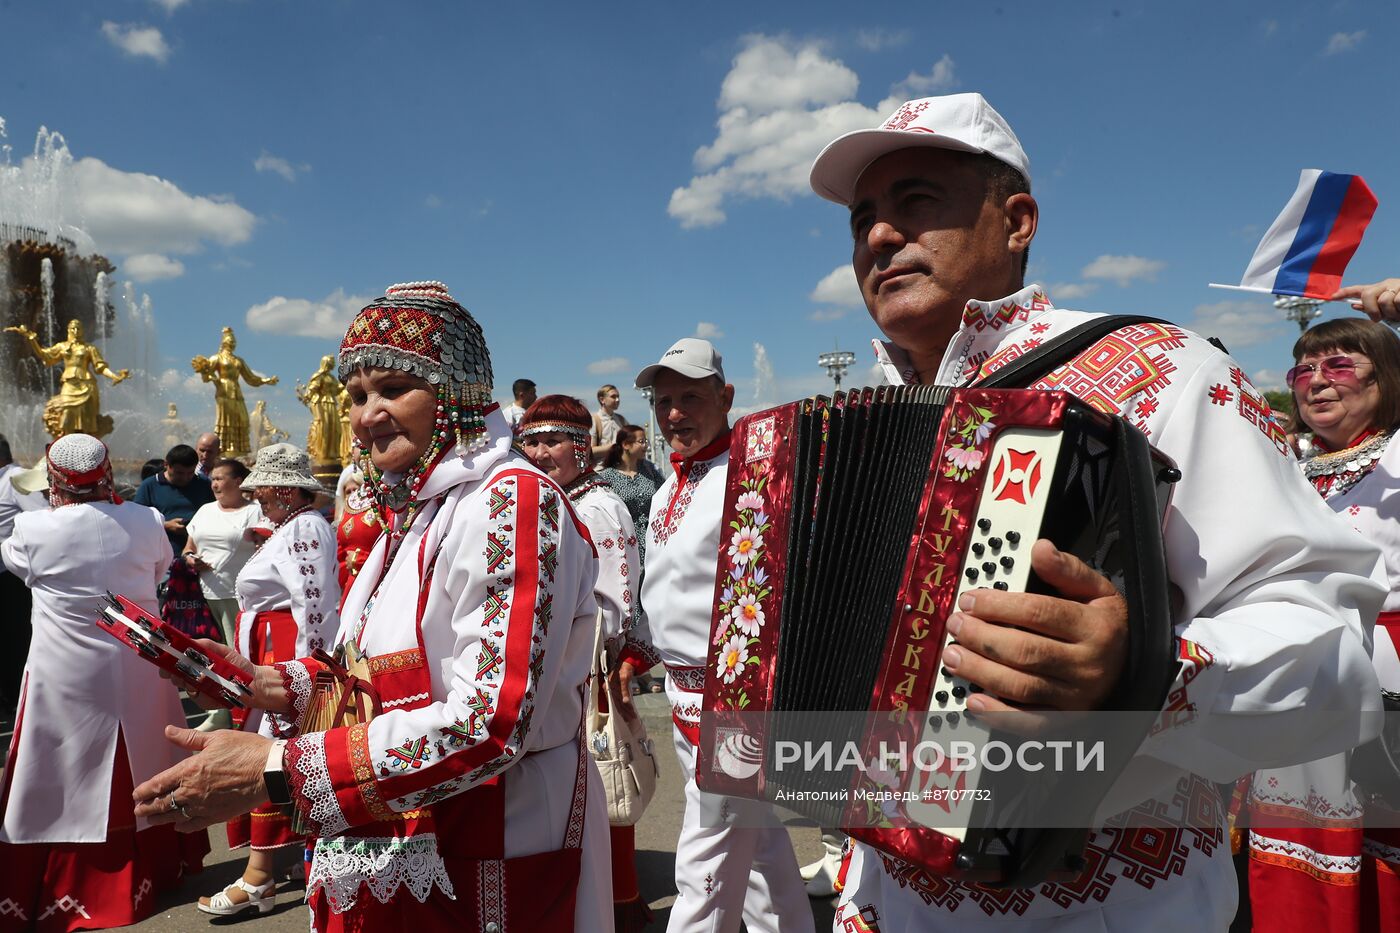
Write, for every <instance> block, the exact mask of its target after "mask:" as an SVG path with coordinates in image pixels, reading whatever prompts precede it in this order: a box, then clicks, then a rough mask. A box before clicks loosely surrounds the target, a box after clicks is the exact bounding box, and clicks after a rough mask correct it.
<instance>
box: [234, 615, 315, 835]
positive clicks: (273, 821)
mask: <svg viewBox="0 0 1400 933" xmlns="http://www.w3.org/2000/svg"><path fill="white" fill-rule="evenodd" d="M248 640H249V645H250V651H251V653H252V661H253V663H254V664H276V663H277V662H279V661H293V660H296V656H297V623H296V619H294V618H292V614H291V613H290V612H288V611H287V610H285V609H274V610H273V611H271V612H259V613H258V614H257V616H256V617H255V618H254V620H253V630H252V631H251V632H249V633H248ZM240 725H241V723H240ZM225 826H226V828H227V830H228V847H229V848H230V849H241V848H243V847H244V846H251V847H252V848H254V849H257V850H259V851H263V850H266V849H282V848H285V847H287V846H301V845H305V844H306V837H305V836H298V835H297V834H296V833H294V832H292V819H291V817H289V816H288V815H287V814H285V813H283V812H282V810H281V808H279V807H274V806H273V805H272V804H270V803H269V804H263V805H262V806H261V807H258V808H257V809H255V810H253V812H251V813H245V814H243V815H242V816H238V817H234V818H233V819H231V820H229V821H228V823H226V824H225Z"/></svg>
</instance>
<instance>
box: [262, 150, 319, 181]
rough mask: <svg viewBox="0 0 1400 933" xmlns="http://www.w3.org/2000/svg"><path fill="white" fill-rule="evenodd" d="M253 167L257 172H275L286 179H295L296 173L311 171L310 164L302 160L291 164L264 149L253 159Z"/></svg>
mask: <svg viewBox="0 0 1400 933" xmlns="http://www.w3.org/2000/svg"><path fill="white" fill-rule="evenodd" d="M253 168H254V169H256V170H257V171H258V172H275V173H276V174H278V175H281V176H282V177H283V178H285V179H287V181H296V180H297V175H298V174H300V173H302V172H309V171H311V166H309V165H307V164H306V163H304V162H303V163H302V164H301V165H293V164H292V163H290V162H288V161H287V160H286V159H284V158H282V157H281V156H275V155H273V154H272V153H270V152H268V151H267V150H266V149H264V150H263V151H262V153H261V154H260V155H259V156H258V157H257V158H256V159H254V160H253Z"/></svg>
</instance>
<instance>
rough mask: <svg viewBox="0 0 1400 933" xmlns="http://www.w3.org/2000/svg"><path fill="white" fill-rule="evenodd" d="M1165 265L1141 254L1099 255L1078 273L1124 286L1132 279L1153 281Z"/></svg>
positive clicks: (1088, 277) (1158, 260) (1130, 282)
mask: <svg viewBox="0 0 1400 933" xmlns="http://www.w3.org/2000/svg"><path fill="white" fill-rule="evenodd" d="M1166 267H1167V264H1166V263H1165V262H1163V261H1162V260H1160V259H1144V258H1143V257H1141V256H1107V255H1105V256H1100V257H1099V258H1098V259H1095V260H1094V261H1093V262H1091V263H1089V264H1088V265H1087V266H1085V267H1084V268H1083V270H1082V271H1081V272H1080V273H1079V274H1080V275H1082V276H1084V278H1086V279H1108V280H1109V281H1111V282H1115V283H1117V284H1118V285H1120V286H1122V287H1124V288H1126V287H1127V286H1128V285H1130V284H1132V282H1133V280H1134V279H1143V280H1145V281H1148V282H1152V281H1155V280H1156V278H1157V273H1158V272H1161V271H1162V270H1163V269H1165V268H1166Z"/></svg>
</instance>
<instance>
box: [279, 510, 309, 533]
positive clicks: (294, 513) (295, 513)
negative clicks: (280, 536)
mask: <svg viewBox="0 0 1400 933" xmlns="http://www.w3.org/2000/svg"><path fill="white" fill-rule="evenodd" d="M311 509H312V506H311V505H303V506H300V507H298V508H295V509H292V510H291V511H290V512H288V513H287V514H286V515H285V516H283V518H282V520H281V521H280V522H273V523H272V527H273V528H281V527H282V526H283V525H285V524H287V522H289V521H291V520H292V519H294V518H296V517H297V516H298V515H300V514H301V513H302V512H309V511H311Z"/></svg>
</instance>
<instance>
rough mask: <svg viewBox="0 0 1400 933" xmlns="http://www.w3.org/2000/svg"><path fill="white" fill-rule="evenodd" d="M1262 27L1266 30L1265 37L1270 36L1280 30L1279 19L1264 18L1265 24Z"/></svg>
mask: <svg viewBox="0 0 1400 933" xmlns="http://www.w3.org/2000/svg"><path fill="white" fill-rule="evenodd" d="M1262 28H1263V30H1264V37H1265V38H1268V37H1269V36H1272V35H1273V34H1274V33H1276V32H1278V20H1276V19H1266V20H1264V25H1263V27H1262Z"/></svg>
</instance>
